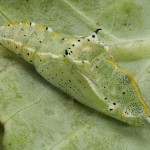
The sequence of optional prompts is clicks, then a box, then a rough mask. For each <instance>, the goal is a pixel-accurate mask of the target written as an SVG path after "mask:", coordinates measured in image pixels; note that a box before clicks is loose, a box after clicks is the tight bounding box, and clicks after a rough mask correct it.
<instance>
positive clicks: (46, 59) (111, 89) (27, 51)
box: [0, 22, 150, 126]
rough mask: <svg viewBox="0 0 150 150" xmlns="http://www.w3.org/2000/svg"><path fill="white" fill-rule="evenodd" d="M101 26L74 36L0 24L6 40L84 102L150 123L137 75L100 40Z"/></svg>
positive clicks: (132, 120)
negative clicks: (121, 62)
mask: <svg viewBox="0 0 150 150" xmlns="http://www.w3.org/2000/svg"><path fill="white" fill-rule="evenodd" d="M100 30H101V29H97V30H95V31H94V32H93V33H92V34H91V35H89V36H71V35H66V34H63V33H60V34H58V33H56V32H54V31H52V29H51V28H50V27H45V26H43V25H38V24H35V23H28V22H21V23H12V24H8V25H4V26H1V27H0V43H1V44H2V45H3V46H4V47H6V48H8V49H9V50H11V51H13V52H14V53H16V54H17V55H19V56H20V57H23V58H24V59H25V60H26V61H27V62H29V63H30V64H32V65H34V66H35V68H36V70H37V72H38V73H39V74H40V75H41V76H42V77H44V78H45V79H46V80H47V81H48V82H50V83H51V84H52V85H54V86H56V87H57V88H59V89H61V90H62V91H64V92H66V93H67V94H69V95H70V96H71V97H73V98H74V99H76V100H78V101H79V102H81V103H83V104H85V105H87V106H89V107H91V108H93V109H95V110H97V111H99V112H101V113H104V114H106V115H109V116H111V117H113V118H116V119H118V120H120V121H123V122H126V123H128V124H130V125H133V126H140V125H143V124H144V122H145V120H147V121H148V122H150V109H149V107H148V105H147V104H146V103H145V101H144V100H143V99H142V96H141V94H140V91H139V89H138V86H137V84H136V83H135V81H134V77H133V75H132V74H131V73H130V72H128V71H126V70H124V69H123V68H121V67H119V66H118V65H117V64H116V63H115V61H114V60H113V58H112V56H110V55H109V53H108V51H107V49H106V46H105V45H104V44H103V43H102V42H101V41H99V40H98V37H97V33H98V32H100Z"/></svg>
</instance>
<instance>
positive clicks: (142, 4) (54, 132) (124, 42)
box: [0, 0, 150, 150]
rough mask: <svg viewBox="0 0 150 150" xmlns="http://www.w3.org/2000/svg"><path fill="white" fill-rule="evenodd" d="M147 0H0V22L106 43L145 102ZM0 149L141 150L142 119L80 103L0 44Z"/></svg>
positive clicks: (149, 29) (146, 145) (144, 144)
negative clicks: (131, 122) (128, 120)
mask: <svg viewBox="0 0 150 150" xmlns="http://www.w3.org/2000/svg"><path fill="white" fill-rule="evenodd" d="M149 10H150V1H149V0H143V1H141V0H132V1H131V0H94V1H91V0H82V1H79V0H0V25H3V24H6V23H10V22H16V21H17V22H20V21H29V22H35V23H38V24H43V25H46V26H50V27H52V28H53V30H56V31H57V32H63V33H67V34H75V35H89V34H90V33H92V31H94V30H95V29H96V28H97V27H101V28H102V29H103V31H102V32H101V33H99V39H100V40H102V41H104V42H105V43H107V44H108V45H110V50H109V52H110V54H111V55H113V57H114V59H115V60H116V61H117V62H118V64H119V65H120V66H122V67H124V68H125V69H127V70H129V71H131V72H132V73H133V74H134V76H135V80H136V82H137V84H138V86H139V88H140V90H141V93H142V96H143V98H144V100H145V101H146V102H147V103H150V97H149V93H150V49H149V48H150V44H149V43H150V42H149V40H150V14H149ZM0 122H1V125H0V144H1V145H0V149H5V150H109V149H115V150H143V149H144V150H149V149H150V142H149V141H150V126H149V125H148V124H146V125H145V126H142V127H132V126H128V125H126V124H124V123H122V122H120V121H117V120H115V119H112V118H110V117H107V116H105V115H103V114H101V113H99V112H96V111H95V110H93V109H91V108H88V107H86V106H84V105H82V104H80V103H78V102H77V101H76V100H73V99H72V98H71V97H69V96H67V95H66V94H65V93H63V92H62V91H60V90H58V89H56V88H55V87H53V86H52V85H50V84H49V83H48V82H47V81H45V80H44V79H43V78H42V77H41V76H40V75H38V73H37V72H36V71H35V69H34V68H33V67H32V66H30V65H29V64H28V63H26V62H25V61H24V60H22V59H21V58H19V57H18V56H16V55H15V54H12V53H11V52H10V51H8V50H7V49H5V48H3V47H2V46H1V45H0Z"/></svg>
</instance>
